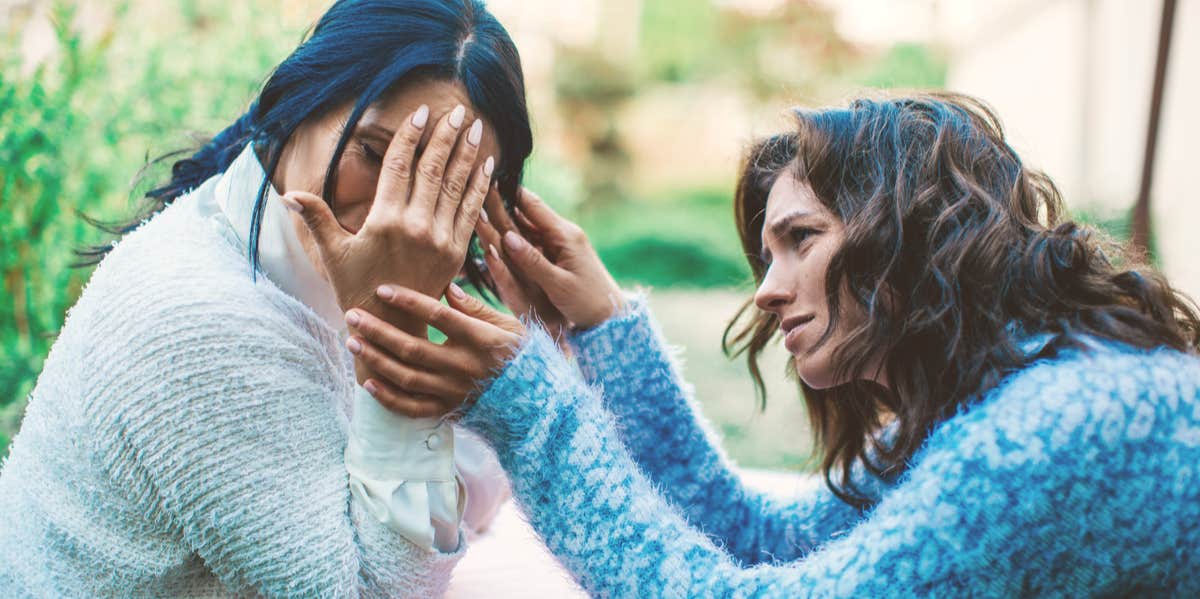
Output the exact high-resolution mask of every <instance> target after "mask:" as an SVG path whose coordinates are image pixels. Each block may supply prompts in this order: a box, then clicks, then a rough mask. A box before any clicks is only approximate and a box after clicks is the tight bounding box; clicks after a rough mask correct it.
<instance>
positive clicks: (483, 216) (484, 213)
mask: <svg viewBox="0 0 1200 599" xmlns="http://www.w3.org/2000/svg"><path fill="white" fill-rule="evenodd" d="M479 220H481V221H483V223H484V224H486V225H490V224H492V221H491V220H490V219H489V218H488V215H487V210H480V211H479Z"/></svg>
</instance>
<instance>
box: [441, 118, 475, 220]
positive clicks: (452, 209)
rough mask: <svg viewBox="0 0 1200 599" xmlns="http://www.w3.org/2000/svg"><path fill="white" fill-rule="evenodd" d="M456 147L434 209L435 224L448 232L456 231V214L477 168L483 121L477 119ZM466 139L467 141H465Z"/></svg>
mask: <svg viewBox="0 0 1200 599" xmlns="http://www.w3.org/2000/svg"><path fill="white" fill-rule="evenodd" d="M464 137H465V139H464V140H459V142H458V145H457V146H455V147H454V157H453V158H451V159H450V164H449V165H448V166H447V167H446V175H445V176H444V177H442V191H441V193H440V194H439V195H438V200H437V207H436V208H435V209H434V213H433V222H434V223H435V225H434V226H436V227H439V228H442V229H443V230H444V231H446V233H447V235H446V236H447V237H449V236H450V235H449V233H450V232H451V231H456V230H457V229H456V228H455V226H454V225H455V215H456V214H458V211H459V206H460V205H461V204H462V202H463V200H464V197H463V195H464V193H465V192H466V191H467V183H468V181H469V180H470V179H471V174H472V172H473V171H474V170H475V156H476V155H477V154H479V142H480V140H482V139H483V121H481V120H479V119H475V122H474V123H472V124H471V127H470V129H468V130H467V134H466V135H465V136H464ZM463 141H466V143H463Z"/></svg>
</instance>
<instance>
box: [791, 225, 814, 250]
mask: <svg viewBox="0 0 1200 599" xmlns="http://www.w3.org/2000/svg"><path fill="white" fill-rule="evenodd" d="M816 234H817V230H816V229H812V228H809V227H795V228H793V229H792V230H790V231H788V235H787V236H788V242H789V243H790V244H791V245H792V248H799V247H800V244H802V243H804V242H805V241H808V239H809V238H810V237H812V236H813V235H816Z"/></svg>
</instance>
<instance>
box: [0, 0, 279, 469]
mask: <svg viewBox="0 0 1200 599" xmlns="http://www.w3.org/2000/svg"><path fill="white" fill-rule="evenodd" d="M181 6H182V7H183V8H184V9H185V10H183V11H179V12H177V11H171V10H165V9H167V8H169V7H163V6H161V5H159V4H157V3H153V4H144V3H143V4H138V3H136V2H132V1H131V2H126V3H122V4H121V5H120V6H118V7H117V8H116V9H115V10H114V11H113V13H112V20H111V21H110V22H109V23H108V25H107V26H104V25H99V26H98V25H95V24H94V23H89V24H87V25H86V33H85V32H81V31H80V30H79V28H77V27H76V24H77V19H76V14H75V9H74V8H73V7H72V5H71V4H70V3H67V2H57V3H56V4H54V6H53V8H52V9H51V16H52V19H51V22H52V26H53V39H52V40H51V41H52V42H53V45H54V52H53V54H52V55H51V56H50V58H49V59H47V60H46V61H44V62H43V63H41V64H40V65H37V66H36V68H33V69H29V68H28V67H27V66H26V65H24V64H23V61H24V60H25V57H24V56H23V54H22V52H21V45H20V41H19V40H18V39H16V38H15V37H4V38H0V57H2V58H0V69H2V71H0V285H2V286H3V289H2V293H0V452H2V451H3V448H4V447H6V446H7V444H8V441H9V436H10V435H11V434H12V432H13V431H15V429H16V424H17V422H18V421H19V418H20V415H21V412H22V411H23V408H24V403H25V401H24V399H25V397H26V396H27V395H28V393H29V392H30V390H31V389H32V388H33V384H34V381H35V379H36V377H37V374H38V373H39V372H40V370H41V367H42V362H43V361H44V359H45V356H46V353H47V352H48V351H49V348H50V345H51V344H52V343H53V342H54V339H55V337H56V336H57V333H58V331H59V329H60V328H61V327H62V325H63V321H64V318H65V315H66V312H67V308H68V307H70V306H71V305H72V304H73V303H74V302H75V300H76V298H77V297H78V295H79V292H80V290H81V288H82V286H83V284H84V282H85V281H86V280H87V278H88V277H89V276H90V274H91V270H90V269H89V268H78V267H75V266H74V265H75V263H76V262H77V261H78V258H77V257H76V255H75V253H74V252H75V250H78V249H82V248H85V247H88V246H92V245H96V244H101V243H105V242H107V241H108V239H107V238H106V237H105V236H104V235H103V234H102V233H101V232H100V231H99V230H97V229H96V228H94V227H92V226H90V225H88V224H87V223H86V222H85V221H84V220H83V219H82V218H80V215H81V214H86V215H89V216H92V217H95V218H97V219H98V220H101V221H106V222H115V221H120V220H122V219H125V218H128V217H130V216H131V215H133V214H135V213H136V212H137V209H136V207H135V206H134V205H132V203H131V202H132V200H133V198H134V195H135V194H134V193H133V192H134V189H133V186H132V185H131V181H132V180H133V179H134V178H135V176H136V175H137V173H138V172H139V171H140V170H141V169H142V168H143V167H144V166H145V165H146V162H147V157H149V156H156V155H159V154H162V153H165V152H167V151H172V150H177V149H180V148H184V147H189V146H193V145H195V140H194V139H189V138H188V137H185V136H184V135H183V134H184V132H186V131H188V130H196V129H199V130H204V131H208V132H213V131H216V130H218V129H219V128H221V127H223V126H224V125H225V124H227V123H228V122H230V121H232V120H233V118H235V117H236V116H237V115H238V114H240V113H241V112H242V110H244V108H245V106H246V105H247V103H248V101H249V100H250V99H251V97H252V96H253V93H254V90H255V88H256V87H257V86H258V85H259V83H260V80H261V78H262V76H263V74H264V73H267V72H268V69H269V68H270V66H271V65H273V64H274V63H275V62H277V61H278V60H279V59H280V58H281V57H282V56H283V54H284V53H285V52H286V51H287V50H289V49H290V47H291V46H292V45H293V44H294V42H295V40H292V39H288V38H289V37H293V36H294V35H295V32H294V30H293V31H292V32H291V33H287V34H285V31H286V30H285V29H284V28H282V27H279V26H278V25H281V23H278V20H272V19H270V18H264V17H263V15H262V14H261V13H260V11H259V10H257V9H254V8H252V7H250V6H248V5H237V6H235V7H228V8H227V7H222V6H219V5H217V4H214V3H212V2H200V1H192V2H184V3H182V4H181ZM176 8H178V7H176ZM141 11H161V12H163V15H164V18H163V19H156V20H155V25H154V27H153V28H146V27H144V26H141V25H139V24H137V23H132V21H134V20H135V19H134V18H133V17H134V14H135V13H138V12H141ZM156 16H157V15H156ZM167 16H169V17H170V18H166V17H167ZM137 18H138V19H142V20H141V21H140V22H141V23H144V22H146V20H145V19H146V16H145V15H140V14H139V15H137ZM250 24H253V25H254V30H255V32H256V33H255V35H254V36H245V35H243V33H244V31H245V30H246V27H247V26H249V25H250ZM272 24H274V25H276V27H274V28H272V26H271V25H272ZM118 31H119V32H120V35H117V32H118ZM199 40H203V42H200V41H199ZM197 47H203V48H210V49H212V52H213V53H212V55H209V56H197V55H196V53H195V48H197ZM211 58H218V59H219V60H210V59H211ZM164 174H165V165H164V166H163V168H159V169H152V171H151V175H157V177H156V178H154V179H153V180H154V181H156V182H157V181H161V180H162V176H163V175H164Z"/></svg>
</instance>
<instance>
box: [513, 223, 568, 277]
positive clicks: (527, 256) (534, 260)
mask: <svg viewBox="0 0 1200 599" xmlns="http://www.w3.org/2000/svg"><path fill="white" fill-rule="evenodd" d="M504 253H505V254H506V255H508V258H509V260H510V261H511V262H512V264H513V266H515V267H516V270H517V272H518V274H520V275H523V276H524V277H525V278H526V279H527V280H529V281H532V282H533V283H534V284H536V285H537V286H538V287H541V288H542V291H547V290H548V289H551V288H554V287H556V286H557V285H558V283H559V282H560V281H561V280H562V279H563V278H564V277H566V276H567V274H568V273H567V271H565V270H563V269H562V268H559V267H558V266H557V265H556V264H554V263H553V262H551V261H550V260H549V259H547V258H546V256H545V255H544V254H542V253H541V252H539V251H538V249H537V248H536V247H533V245H532V244H530V243H529V242H528V241H526V240H525V238H523V237H521V236H520V235H518V234H517V233H516V232H515V231H509V232H507V233H505V234H504Z"/></svg>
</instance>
